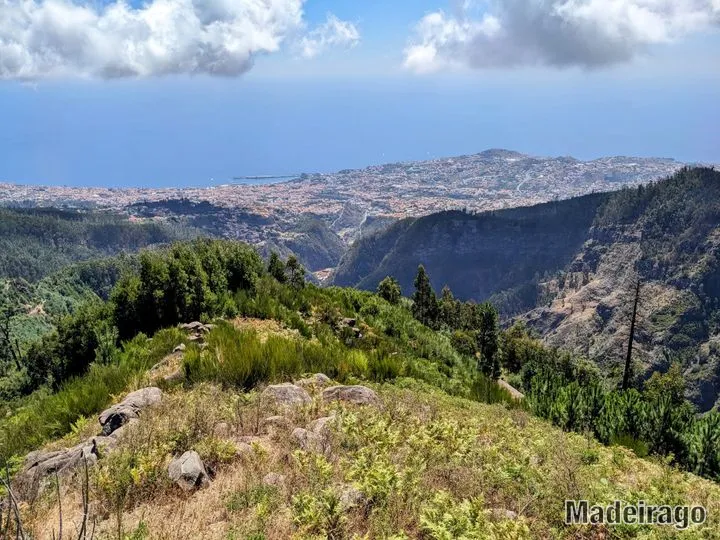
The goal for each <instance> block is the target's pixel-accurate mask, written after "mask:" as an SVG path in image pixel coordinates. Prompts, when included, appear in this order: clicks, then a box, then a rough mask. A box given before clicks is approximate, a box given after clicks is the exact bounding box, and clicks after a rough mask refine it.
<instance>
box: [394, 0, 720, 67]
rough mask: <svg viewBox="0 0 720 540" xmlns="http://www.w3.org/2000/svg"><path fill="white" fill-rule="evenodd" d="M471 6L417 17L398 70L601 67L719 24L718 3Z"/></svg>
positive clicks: (580, 0)
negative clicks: (403, 66)
mask: <svg viewBox="0 0 720 540" xmlns="http://www.w3.org/2000/svg"><path fill="white" fill-rule="evenodd" d="M478 7H480V6H479V5H478V3H477V2H472V1H466V2H464V3H463V4H462V7H461V8H460V9H459V11H458V12H457V14H455V15H448V14H446V13H445V12H443V11H437V12H434V13H429V14H428V15H426V16H425V17H423V18H422V19H421V20H420V22H419V23H418V24H417V25H416V28H415V33H414V36H413V38H412V40H411V42H410V44H409V45H408V47H407V48H406V49H405V67H407V68H408V69H411V70H413V71H416V72H421V73H422V72H429V71H436V70H440V69H443V68H446V67H450V66H453V65H459V66H469V67H472V68H492V67H505V66H517V65H533V64H545V65H554V66H573V65H579V66H586V67H595V66H603V65H609V64H615V63H620V62H626V61H629V60H631V59H632V58H634V57H635V56H636V55H638V54H640V53H642V52H643V51H645V50H646V49H647V47H648V46H650V45H654V44H659V43H669V42H672V41H674V40H677V39H679V38H682V37H684V36H686V35H688V34H691V33H694V32H700V31H704V30H707V29H709V28H711V27H713V26H714V25H717V24H718V23H720V0H490V1H487V2H483V3H482V6H481V7H482V8H483V9H482V10H481V11H482V12H483V14H482V15H478V14H477V11H478Z"/></svg>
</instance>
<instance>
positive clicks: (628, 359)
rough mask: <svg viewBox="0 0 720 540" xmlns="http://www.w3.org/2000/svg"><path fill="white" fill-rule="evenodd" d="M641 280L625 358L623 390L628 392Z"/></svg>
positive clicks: (638, 280)
mask: <svg viewBox="0 0 720 540" xmlns="http://www.w3.org/2000/svg"><path fill="white" fill-rule="evenodd" d="M640 284H641V281H640V278H638V279H637V281H636V282H635V300H634V301H633V309H632V316H631V318H630V338H629V340H628V348H627V354H626V356H625V371H624V373H623V380H622V389H623V390H627V389H628V387H629V386H630V372H631V363H632V349H633V341H634V340H635V324H636V322H637V311H638V303H639V301H640Z"/></svg>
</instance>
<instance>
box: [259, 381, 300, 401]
mask: <svg viewBox="0 0 720 540" xmlns="http://www.w3.org/2000/svg"><path fill="white" fill-rule="evenodd" d="M262 398H263V399H267V400H269V401H273V402H275V403H276V404H277V405H281V406H283V407H296V406H299V405H307V404H308V403H311V402H312V398H311V397H310V394H308V393H307V391H306V390H305V389H303V388H300V387H299V386H295V385H294V384H291V383H284V384H273V385H270V386H268V387H267V388H266V389H265V390H263V393H262Z"/></svg>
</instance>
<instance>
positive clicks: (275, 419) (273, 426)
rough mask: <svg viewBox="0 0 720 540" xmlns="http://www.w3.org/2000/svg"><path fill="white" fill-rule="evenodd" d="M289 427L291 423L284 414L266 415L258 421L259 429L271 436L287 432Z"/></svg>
mask: <svg viewBox="0 0 720 540" xmlns="http://www.w3.org/2000/svg"><path fill="white" fill-rule="evenodd" d="M291 428H292V423H291V422H290V420H288V419H287V418H285V417H284V416H268V417H267V418H264V419H263V420H262V421H261V422H260V429H261V430H262V431H263V432H264V433H267V434H268V435H270V436H271V437H277V436H279V435H282V434H287V433H289V431H290V429H291Z"/></svg>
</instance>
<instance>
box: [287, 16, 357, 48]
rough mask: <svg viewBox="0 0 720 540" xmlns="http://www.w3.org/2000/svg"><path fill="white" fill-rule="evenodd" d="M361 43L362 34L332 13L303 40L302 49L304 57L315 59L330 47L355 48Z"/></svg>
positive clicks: (301, 42) (349, 23)
mask: <svg viewBox="0 0 720 540" xmlns="http://www.w3.org/2000/svg"><path fill="white" fill-rule="evenodd" d="M359 42H360V32H359V31H358V29H357V27H356V26H355V25H354V24H353V23H351V22H347V21H341V20H340V19H338V18H337V17H336V16H335V15H333V14H331V13H330V14H328V16H327V20H326V21H325V23H324V24H322V25H320V26H318V27H317V28H315V29H314V30H312V31H311V32H309V33H308V34H307V35H306V36H305V37H303V38H302V40H301V41H300V48H301V54H302V56H304V57H305V58H313V57H315V56H317V55H318V54H320V53H322V52H323V51H324V50H325V49H327V48H328V47H346V48H347V47H354V46H355V45H357V44H358V43H359Z"/></svg>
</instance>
